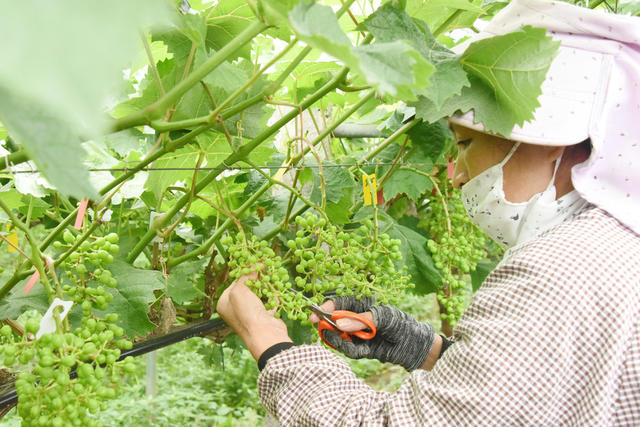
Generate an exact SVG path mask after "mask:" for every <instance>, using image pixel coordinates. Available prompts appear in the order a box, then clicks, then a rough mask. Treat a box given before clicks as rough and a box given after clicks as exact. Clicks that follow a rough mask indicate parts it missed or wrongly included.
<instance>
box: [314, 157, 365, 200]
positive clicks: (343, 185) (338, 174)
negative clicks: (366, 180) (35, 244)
mask: <svg viewBox="0 0 640 427" xmlns="http://www.w3.org/2000/svg"><path fill="white" fill-rule="evenodd" d="M308 164H311V162H308ZM322 166H323V168H322V175H323V177H324V182H325V193H326V198H327V202H328V203H338V202H339V201H340V200H341V199H342V194H343V192H344V190H345V189H347V188H353V187H354V185H355V182H354V180H353V178H352V177H351V174H350V173H349V172H348V171H347V170H346V169H344V168H343V167H342V166H336V165H335V163H332V162H323V163H322ZM319 172H320V170H319V169H318V168H314V169H313V176H314V179H313V191H312V193H311V197H310V199H311V201H312V202H314V203H317V204H320V202H321V201H322V193H321V190H320V189H321V183H322V180H321V179H320V175H319Z"/></svg>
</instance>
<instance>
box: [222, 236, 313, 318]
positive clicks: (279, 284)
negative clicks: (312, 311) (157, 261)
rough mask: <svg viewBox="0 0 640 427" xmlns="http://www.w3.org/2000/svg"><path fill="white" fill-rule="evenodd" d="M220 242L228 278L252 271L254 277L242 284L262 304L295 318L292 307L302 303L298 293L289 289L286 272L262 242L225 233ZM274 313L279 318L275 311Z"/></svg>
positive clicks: (280, 262)
mask: <svg viewBox="0 0 640 427" xmlns="http://www.w3.org/2000/svg"><path fill="white" fill-rule="evenodd" d="M220 242H221V243H222V244H223V245H226V246H228V247H229V277H230V278H231V279H232V280H235V279H238V278H239V277H241V276H244V275H247V274H250V273H255V274H256V279H251V280H248V281H247V282H246V283H245V284H246V285H247V286H248V287H249V288H251V290H253V292H255V294H256V295H257V296H258V297H259V298H262V299H263V300H264V301H265V307H266V308H267V309H268V310H271V309H274V308H278V309H282V310H284V311H285V312H287V314H288V315H289V317H290V318H297V314H298V311H296V310H295V308H296V307H300V306H303V305H304V303H303V298H302V295H299V294H295V293H293V292H290V291H289V289H290V287H291V285H290V281H289V271H288V270H287V269H286V268H285V267H283V265H282V258H281V257H280V256H276V253H275V252H274V250H273V249H271V248H270V247H269V244H268V243H267V242H266V241H264V240H258V238H257V237H256V236H251V237H250V238H249V239H246V238H245V236H244V235H241V234H238V235H236V237H235V238H233V237H231V236H230V235H225V236H224V237H223V238H222V239H221V240H220ZM275 316H276V317H280V314H279V312H278V311H276V313H275Z"/></svg>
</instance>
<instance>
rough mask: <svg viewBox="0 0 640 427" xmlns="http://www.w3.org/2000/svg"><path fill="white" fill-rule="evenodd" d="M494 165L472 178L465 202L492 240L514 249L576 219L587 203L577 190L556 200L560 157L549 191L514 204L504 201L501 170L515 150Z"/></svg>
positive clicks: (516, 145)
mask: <svg viewBox="0 0 640 427" xmlns="http://www.w3.org/2000/svg"><path fill="white" fill-rule="evenodd" d="M519 145H520V143H519V142H517V143H515V144H514V146H513V148H512V149H511V151H509V154H507V156H506V157H505V158H504V160H502V161H501V162H500V163H498V164H497V165H495V166H492V167H490V168H488V169H487V170H485V171H484V172H482V173H481V174H479V175H478V176H475V177H473V178H472V179H471V180H470V181H469V182H467V183H466V184H464V185H463V186H462V190H461V193H462V202H463V204H464V207H465V209H466V210H467V213H468V214H469V216H470V217H471V220H472V221H473V222H474V223H475V224H476V225H478V227H480V229H482V230H483V231H484V232H485V233H487V234H488V235H489V236H490V237H491V238H492V239H493V240H495V241H497V242H499V243H502V244H503V245H505V246H507V247H512V246H515V245H517V244H520V243H524V242H526V241H528V240H531V239H533V238H535V237H537V236H539V235H540V234H542V233H543V232H544V231H546V230H548V229H549V228H551V227H552V226H554V225H557V224H560V223H562V222H563V221H566V220H567V219H569V218H572V217H573V216H575V215H576V214H577V213H578V212H579V211H580V210H581V209H582V207H583V206H585V204H586V203H587V202H586V201H585V200H584V199H582V198H581V197H580V195H579V194H578V193H577V192H576V191H575V190H574V191H571V192H570V193H568V194H566V195H565V196H563V197H561V198H560V199H558V200H556V188H555V186H554V185H553V183H554V182H555V178H556V172H557V171H558V166H559V165H560V160H561V158H559V159H558V160H557V161H556V166H555V169H554V171H553V177H552V178H551V182H550V183H549V185H548V186H547V188H546V189H545V190H544V191H543V192H541V193H538V194H535V195H533V197H531V199H529V200H528V201H526V202H521V203H513V202H510V201H508V200H507V199H506V198H505V195H504V190H503V188H502V183H503V171H502V167H503V166H504V165H505V164H506V163H507V162H508V161H509V159H510V158H511V156H512V155H513V153H514V152H515V151H516V149H517V148H518V146H519Z"/></svg>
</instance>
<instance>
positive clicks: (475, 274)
mask: <svg viewBox="0 0 640 427" xmlns="http://www.w3.org/2000/svg"><path fill="white" fill-rule="evenodd" d="M497 265H498V264H497V263H495V262H493V261H489V260H488V259H483V260H481V261H480V262H478V264H477V265H476V269H475V270H474V271H472V272H471V273H470V275H471V287H472V288H473V292H475V291H477V290H478V289H480V286H481V285H482V282H484V279H486V278H487V276H488V275H489V273H491V272H492V271H493V269H494V268H496V266H497Z"/></svg>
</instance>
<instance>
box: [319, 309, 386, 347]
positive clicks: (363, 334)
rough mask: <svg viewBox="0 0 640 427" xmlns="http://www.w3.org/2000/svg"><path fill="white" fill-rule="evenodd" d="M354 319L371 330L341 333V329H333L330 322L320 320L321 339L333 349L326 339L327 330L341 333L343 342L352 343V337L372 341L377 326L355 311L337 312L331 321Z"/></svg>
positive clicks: (332, 315)
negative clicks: (325, 332)
mask: <svg viewBox="0 0 640 427" xmlns="http://www.w3.org/2000/svg"><path fill="white" fill-rule="evenodd" d="M345 318H348V319H354V320H359V321H360V322H362V323H364V324H365V325H367V328H369V330H368V331H367V330H360V331H354V332H345V331H341V330H340V329H337V328H335V327H333V325H331V324H330V323H329V322H327V321H326V320H325V319H322V320H320V322H319V323H318V332H319V333H320V338H322V341H324V343H325V344H326V345H328V346H329V347H331V348H334V347H333V346H332V345H331V344H329V343H328V342H327V341H326V340H325V339H324V331H325V330H329V331H336V332H339V333H340V338H342V339H343V340H348V341H352V339H351V336H352V335H353V336H356V337H358V338H360V339H363V340H370V339H371V338H373V337H375V336H376V325H374V324H373V322H372V321H371V320H369V318H367V317H366V316H364V315H362V314H359V313H354V312H353V311H347V310H336V311H334V312H333V313H331V319H332V320H333V321H334V322H335V321H336V320H339V319H345Z"/></svg>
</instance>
